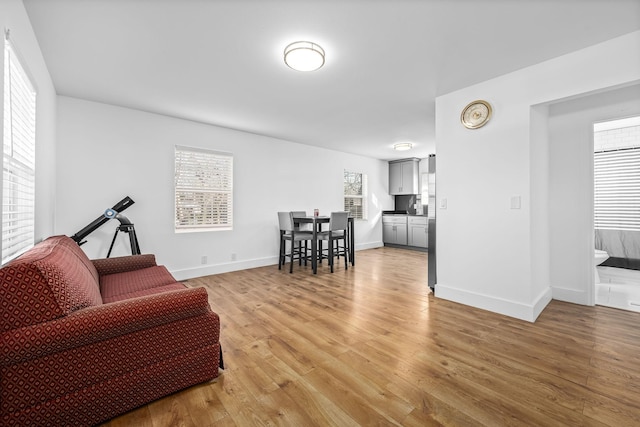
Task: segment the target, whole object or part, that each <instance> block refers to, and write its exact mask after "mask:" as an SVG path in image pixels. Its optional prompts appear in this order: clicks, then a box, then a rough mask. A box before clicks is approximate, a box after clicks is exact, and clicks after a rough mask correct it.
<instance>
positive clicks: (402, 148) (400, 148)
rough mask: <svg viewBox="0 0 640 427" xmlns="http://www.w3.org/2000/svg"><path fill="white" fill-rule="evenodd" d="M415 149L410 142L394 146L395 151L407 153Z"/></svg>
mask: <svg viewBox="0 0 640 427" xmlns="http://www.w3.org/2000/svg"><path fill="white" fill-rule="evenodd" d="M412 148H413V144H412V143H410V142H400V143H398V144H393V149H394V150H397V151H407V150H411V149H412Z"/></svg>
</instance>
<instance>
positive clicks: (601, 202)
mask: <svg viewBox="0 0 640 427" xmlns="http://www.w3.org/2000/svg"><path fill="white" fill-rule="evenodd" d="M633 119H634V118H631V119H623V120H619V121H612V122H605V123H600V124H597V125H596V126H594V148H595V151H596V152H595V153H594V174H595V175H594V183H595V193H594V205H595V218H594V219H595V228H596V229H600V230H623V231H624V230H627V231H640V124H638V123H640V117H638V118H635V119H636V120H633Z"/></svg>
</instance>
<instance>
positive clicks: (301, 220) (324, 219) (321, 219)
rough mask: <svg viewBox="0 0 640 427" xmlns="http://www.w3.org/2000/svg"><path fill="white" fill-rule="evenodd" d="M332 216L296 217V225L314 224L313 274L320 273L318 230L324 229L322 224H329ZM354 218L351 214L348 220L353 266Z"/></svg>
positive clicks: (354, 261) (312, 247)
mask: <svg viewBox="0 0 640 427" xmlns="http://www.w3.org/2000/svg"><path fill="white" fill-rule="evenodd" d="M330 220H331V217H328V216H320V215H314V216H301V217H294V218H293V223H294V225H300V224H312V225H313V226H312V229H313V238H312V240H311V269H312V270H313V274H317V273H318V232H320V231H322V224H329V221H330ZM354 222H355V221H354V219H353V217H352V216H349V218H348V220H347V224H348V227H347V237H346V238H347V239H348V241H349V262H350V263H351V265H352V266H354V265H356V251H355V249H354V246H355V237H354V234H355V233H354Z"/></svg>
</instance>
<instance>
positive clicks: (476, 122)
mask: <svg viewBox="0 0 640 427" xmlns="http://www.w3.org/2000/svg"><path fill="white" fill-rule="evenodd" d="M490 118H491V105H489V103H488V102H487V101H473V102H472V103H471V104H469V105H467V106H466V107H465V108H464V110H462V114H461V115H460V121H461V122H462V124H463V125H464V126H465V127H467V128H469V129H477V128H479V127H482V126H484V125H485V124H487V122H488V121H489V119H490Z"/></svg>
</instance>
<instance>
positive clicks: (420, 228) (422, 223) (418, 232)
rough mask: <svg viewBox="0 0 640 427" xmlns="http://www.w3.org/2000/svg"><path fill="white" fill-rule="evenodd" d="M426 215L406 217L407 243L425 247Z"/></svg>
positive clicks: (426, 235)
mask: <svg viewBox="0 0 640 427" xmlns="http://www.w3.org/2000/svg"><path fill="white" fill-rule="evenodd" d="M427 233H428V228H427V217H425V216H410V217H408V238H407V244H408V245H409V246H415V247H418V248H426V247H427V242H428V239H427V237H428V234H427Z"/></svg>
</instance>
